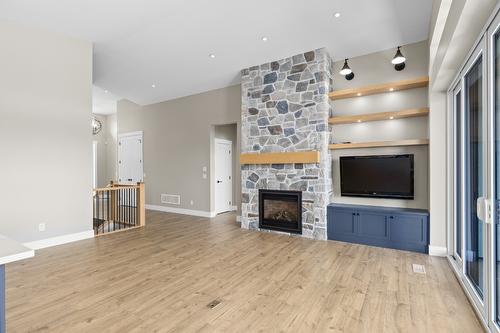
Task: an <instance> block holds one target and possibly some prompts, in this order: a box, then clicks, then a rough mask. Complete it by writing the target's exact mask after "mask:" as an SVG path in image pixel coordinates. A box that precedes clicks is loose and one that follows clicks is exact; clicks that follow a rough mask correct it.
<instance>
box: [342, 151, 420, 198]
mask: <svg viewBox="0 0 500 333" xmlns="http://www.w3.org/2000/svg"><path fill="white" fill-rule="evenodd" d="M340 192H341V194H342V196H349V197H374V198H395V199H414V197H415V194H414V180H413V155H411V154H408V155H380V156H342V157H340Z"/></svg>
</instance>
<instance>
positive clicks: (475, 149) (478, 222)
mask: <svg viewBox="0 0 500 333" xmlns="http://www.w3.org/2000/svg"><path fill="white" fill-rule="evenodd" d="M448 100H449V102H450V113H449V115H450V116H449V119H450V122H449V125H450V127H449V128H450V129H451V131H450V133H451V134H450V138H452V141H453V147H452V149H451V153H450V158H452V159H451V162H452V165H453V175H452V176H450V178H449V179H450V181H451V182H450V183H451V185H450V188H449V190H450V191H451V194H452V195H451V196H450V199H451V203H452V207H453V208H452V209H451V210H450V212H451V213H452V216H453V219H451V221H450V226H451V228H450V229H451V231H452V232H451V233H450V234H449V240H450V242H451V245H452V247H451V249H452V251H450V261H451V263H452V266H453V267H454V268H455V271H456V272H457V274H458V275H459V277H460V278H461V280H462V282H463V285H464V286H465V289H466V291H467V295H468V296H469V298H470V300H471V301H472V303H473V304H474V306H475V308H476V310H478V314H479V315H480V318H481V319H482V321H483V323H484V324H485V325H487V326H488V327H489V329H490V330H491V331H492V332H499V333H500V15H498V14H497V17H496V18H495V19H493V20H492V21H491V23H490V25H489V27H488V28H487V30H486V32H485V33H484V35H483V38H482V39H481V40H480V41H479V42H478V43H477V45H476V47H475V49H474V50H473V52H472V54H470V56H469V59H468V61H467V63H466V64H465V65H464V67H463V68H462V71H461V72H460V75H459V76H458V77H457V79H456V80H455V81H454V83H453V85H452V87H451V89H450V90H449V99H448Z"/></svg>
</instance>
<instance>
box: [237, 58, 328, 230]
mask: <svg viewBox="0 0 500 333" xmlns="http://www.w3.org/2000/svg"><path fill="white" fill-rule="evenodd" d="M331 67H332V62H331V59H330V56H329V54H328V52H327V51H326V49H317V50H314V51H310V52H306V53H301V54H298V55H295V56H293V57H290V58H286V59H282V60H278V61H273V62H270V63H266V64H262V65H260V66H252V67H250V68H246V69H243V70H242V71H241V74H242V80H241V81H242V113H241V120H242V121H241V153H256V154H259V153H260V154H262V153H283V152H300V151H304V152H305V151H315V152H319V154H320V158H319V162H318V163H294V162H293V161H291V162H290V163H275V164H246V165H242V167H241V183H242V217H241V225H242V227H243V228H248V229H271V230H279V231H285V232H289V233H298V234H301V235H302V236H304V237H309V238H315V239H326V207H327V205H328V202H329V197H330V193H331V189H332V179H331V178H332V177H331V159H330V154H329V150H328V143H329V134H330V131H329V126H328V118H329V116H330V113H331V107H330V101H329V98H328V93H329V92H330V87H331V85H332V80H331V77H332V75H331ZM259 190H273V191H279V190H281V191H296V192H300V199H301V207H300V208H301V209H300V213H299V214H300V215H301V218H300V219H298V220H300V226H299V225H297V226H296V229H299V228H300V229H301V230H295V231H294V230H291V229H289V230H283V229H279V227H274V228H269V226H268V225H266V223H264V225H263V224H262V220H263V219H264V220H265V219H266V216H261V215H262V214H263V212H262V210H261V208H262V207H261V205H262V202H260V200H259ZM289 210H290V209H289ZM279 213H280V212H274V214H278V215H279ZM288 214H289V215H290V212H288ZM279 216H280V217H281V218H282V220H288V219H289V218H290V216H288V217H285V216H283V215H279ZM268 217H269V216H268ZM282 222H283V221H282Z"/></svg>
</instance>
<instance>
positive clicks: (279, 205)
mask: <svg viewBox="0 0 500 333" xmlns="http://www.w3.org/2000/svg"><path fill="white" fill-rule="evenodd" d="M259 228H261V229H269V230H276V231H284V232H290V233H294V234H301V233H302V192H301V191H282V190H264V189H260V190H259Z"/></svg>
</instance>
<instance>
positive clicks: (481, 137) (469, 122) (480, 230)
mask: <svg viewBox="0 0 500 333" xmlns="http://www.w3.org/2000/svg"><path fill="white" fill-rule="evenodd" d="M483 78H484V77H483V55H482V53H479V55H478V57H477V58H476V59H474V62H473V64H472V66H471V67H470V69H469V71H468V72H467V73H466V74H465V77H464V116H465V117H464V118H465V119H464V129H465V133H464V134H465V135H464V137H465V144H464V153H465V154H464V156H463V158H464V162H465V163H464V164H463V165H464V179H462V181H463V184H464V189H465V201H464V208H465V216H464V218H465V219H464V222H465V233H464V236H465V258H464V261H465V274H466V276H467V278H468V281H469V282H470V283H471V285H472V286H473V288H474V290H475V292H476V293H477V296H478V297H479V299H481V300H482V299H483V292H484V280H485V274H484V273H485V270H484V265H485V262H484V253H485V250H484V245H485V243H484V229H485V227H484V221H483V220H482V219H481V218H480V217H479V216H478V211H477V207H478V200H479V199H480V198H483V197H485V195H486V194H485V193H486V192H485V191H486V189H485V174H486V172H485V171H486V168H485V167H486V165H487V161H486V140H487V136H486V128H485V126H484V123H485V121H484V119H485V116H486V113H485V112H484V111H485V110H484V108H483Z"/></svg>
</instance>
